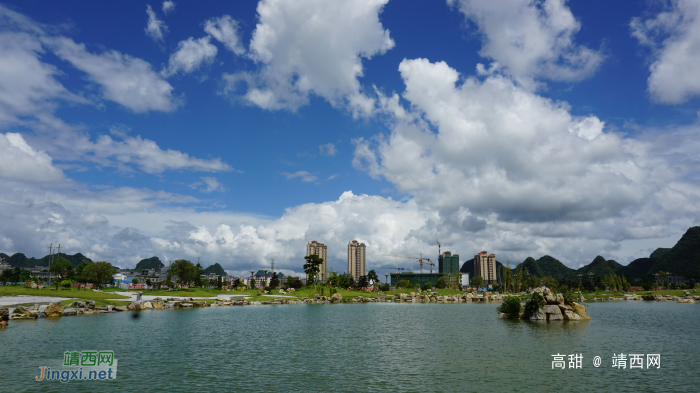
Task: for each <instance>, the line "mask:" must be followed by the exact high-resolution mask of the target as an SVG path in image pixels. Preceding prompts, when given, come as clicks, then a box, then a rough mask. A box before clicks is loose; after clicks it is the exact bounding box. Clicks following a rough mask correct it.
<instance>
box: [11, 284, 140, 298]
mask: <svg viewBox="0 0 700 393" xmlns="http://www.w3.org/2000/svg"><path fill="white" fill-rule="evenodd" d="M55 288H56V287H51V288H44V289H38V288H30V287H25V286H23V285H5V286H0V296H17V295H27V296H52V297H69V298H79V299H85V300H97V299H127V298H126V297H124V296H121V295H117V294H114V293H111V292H94V291H92V290H87V291H78V289H77V288H70V289H65V290H64V289H59V290H58V291H56V290H55Z"/></svg>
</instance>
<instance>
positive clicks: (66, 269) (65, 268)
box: [49, 258, 73, 290]
mask: <svg viewBox="0 0 700 393" xmlns="http://www.w3.org/2000/svg"><path fill="white" fill-rule="evenodd" d="M49 272H51V273H54V274H56V275H57V276H58V277H61V278H67V277H69V276H70V275H72V273H73V265H71V264H70V261H68V260H67V259H66V258H58V259H57V260H55V261H54V262H53V263H52V264H51V267H50V268H49ZM58 284H59V280H56V289H57V290H58Z"/></svg>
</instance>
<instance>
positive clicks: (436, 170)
mask: <svg viewBox="0 0 700 393" xmlns="http://www.w3.org/2000/svg"><path fill="white" fill-rule="evenodd" d="M505 3H508V4H507V5H504V4H505ZM610 4H611V3H610V2H603V1H573V0H572V1H568V2H565V1H561V0H548V1H525V0H509V1H507V2H502V3H493V2H486V1H473V0H449V1H446V2H435V1H418V0H411V1H401V2H399V1H396V0H394V1H386V0H362V1H361V0H353V1H320V0H304V1H295V2H286V1H278V0H262V1H260V2H258V3H256V2H252V1H251V2H233V3H225V2H206V3H202V2H189V1H174V2H169V1H166V2H100V3H96V4H89V5H85V4H77V3H73V2H60V1H56V2H49V3H46V2H35V1H22V2H4V3H2V4H0V7H1V8H0V26H2V27H1V29H0V32H1V34H2V36H1V39H0V47H1V48H3V49H2V52H4V56H3V57H2V59H0V152H3V151H4V153H3V154H2V156H3V157H4V158H0V178H2V179H3V182H4V184H5V185H6V186H5V187H4V188H3V190H2V191H0V203H1V204H2V205H3V207H2V211H3V213H2V214H3V219H2V221H3V223H2V224H0V251H1V252H5V253H9V254H11V253H14V252H23V253H25V254H27V255H29V256H37V257H40V256H43V255H44V254H45V252H44V250H45V249H46V246H48V245H49V244H50V243H61V244H62V248H63V247H65V248H64V249H65V250H66V251H67V252H69V253H75V252H82V253H83V254H85V255H88V256H89V257H90V258H92V259H93V260H108V261H110V262H112V263H114V264H115V265H118V266H123V267H130V266H134V265H135V264H136V262H138V260H139V259H141V258H146V257H150V256H152V255H158V256H159V257H161V259H163V260H166V261H167V260H174V259H179V258H187V259H196V258H198V257H200V258H202V260H203V263H204V264H210V263H214V262H218V263H221V264H222V265H223V266H224V267H225V268H226V269H227V270H229V271H230V272H232V273H234V274H235V273H237V272H242V271H245V270H247V269H249V268H259V267H262V266H264V265H265V264H266V263H269V261H270V259H272V258H275V259H276V260H277V265H278V266H280V267H281V268H282V269H283V270H284V271H286V272H288V273H293V272H299V271H300V270H301V265H302V264H303V259H302V257H303V255H304V250H305V247H304V246H305V244H306V242H307V241H311V240H318V241H321V242H324V243H326V244H327V245H328V246H329V263H330V266H331V267H333V268H335V269H336V270H339V271H344V270H345V253H346V244H347V242H348V241H350V240H353V239H358V240H361V241H364V242H365V243H367V244H368V247H369V248H368V264H369V266H370V268H372V267H376V268H379V267H383V266H394V265H396V264H397V263H396V261H386V259H385V258H383V257H382V254H385V253H390V254H408V255H413V254H417V253H421V252H422V253H424V254H428V255H432V254H434V253H436V252H437V250H436V247H435V245H436V241H437V240H439V241H441V243H442V244H443V245H444V247H443V248H446V249H450V250H451V251H452V252H453V253H459V254H460V255H462V256H463V258H462V259H463V260H467V259H469V258H470V255H473V254H474V253H476V252H479V251H481V250H482V249H487V250H489V252H495V253H496V254H497V256H498V258H499V260H504V261H505V260H512V261H517V260H522V259H524V258H525V257H527V256H533V257H535V258H538V257H540V256H542V255H545V254H550V255H552V256H555V257H557V258H559V259H560V260H562V261H563V262H564V263H566V264H567V265H569V266H571V267H575V268H576V267H578V266H580V265H581V264H585V263H589V262H590V261H591V260H592V259H593V258H594V257H595V256H596V255H599V254H600V255H603V256H605V257H606V258H608V259H616V260H618V261H619V262H621V263H627V262H629V261H631V260H633V259H634V258H637V257H641V256H648V254H649V253H650V252H651V251H653V250H654V249H655V248H657V247H670V246H672V245H673V244H674V243H675V241H677V239H678V238H679V237H680V236H681V235H682V233H683V232H684V231H685V229H687V228H688V227H689V226H692V225H696V224H697V222H698V217H699V216H700V212H699V211H698V210H697V208H696V207H693V206H697V202H698V198H699V197H700V190H699V189H698V183H697V181H698V176H697V173H698V171H697V169H698V168H697V162H698V159H697V153H696V151H697V147H698V116H699V114H698V113H699V112H698V110H699V109H700V108H699V107H700V105H699V104H700V100H699V99H698V94H700V76H698V74H697V72H695V64H697V61H698V60H700V51H698V49H697V47H698V45H699V44H700V43H699V42H698V41H700V38H698V37H699V36H700V35H699V34H696V33H698V32H699V31H700V19H699V16H700V5H699V4H698V2H697V1H689V0H677V1H670V2H661V1H659V2H654V1H651V2H649V1H617V2H614V3H613V4H614V6H611V5H610ZM350 191H351V192H350ZM44 243H46V244H44Z"/></svg>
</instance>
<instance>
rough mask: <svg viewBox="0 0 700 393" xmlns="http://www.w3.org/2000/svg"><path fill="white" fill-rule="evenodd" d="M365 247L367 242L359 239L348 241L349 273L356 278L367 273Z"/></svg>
mask: <svg viewBox="0 0 700 393" xmlns="http://www.w3.org/2000/svg"><path fill="white" fill-rule="evenodd" d="M365 248H366V247H365V243H358V242H357V240H353V241H351V242H350V243H348V273H350V274H351V275H352V276H353V278H354V279H355V280H357V279H358V278H359V277H360V276H364V275H366V274H367V273H365Z"/></svg>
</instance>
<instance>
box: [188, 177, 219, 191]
mask: <svg viewBox="0 0 700 393" xmlns="http://www.w3.org/2000/svg"><path fill="white" fill-rule="evenodd" d="M200 179H201V181H198V182H194V183H192V184H190V188H194V189H200V191H202V192H204V193H207V194H208V193H210V192H214V191H219V192H223V191H226V190H225V189H224V186H223V184H221V183H219V181H218V180H216V178H215V177H213V176H204V177H201V178H200Z"/></svg>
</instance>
